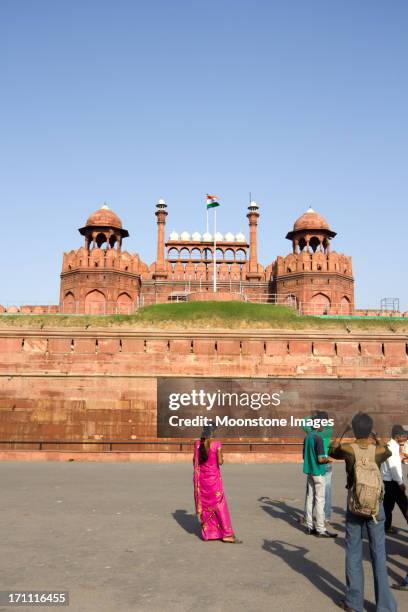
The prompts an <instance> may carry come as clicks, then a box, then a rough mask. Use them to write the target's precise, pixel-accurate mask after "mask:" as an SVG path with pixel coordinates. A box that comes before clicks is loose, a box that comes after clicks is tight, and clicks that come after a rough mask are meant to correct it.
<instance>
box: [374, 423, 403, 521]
mask: <svg viewBox="0 0 408 612" xmlns="http://www.w3.org/2000/svg"><path fill="white" fill-rule="evenodd" d="M406 439H407V432H406V431H405V429H404V428H403V427H402V426H401V425H394V426H393V428H392V431H391V440H390V441H389V442H388V444H387V446H388V448H389V449H390V451H391V453H392V455H391V457H390V458H389V459H387V461H385V462H384V463H383V464H382V466H381V472H382V475H383V479H384V486H385V494H384V512H385V531H386V532H391V531H392V530H393V529H392V512H393V510H394V506H395V504H397V506H398V507H399V509H400V510H401V512H402V514H403V516H404V518H405V520H406V521H407V522H408V499H407V496H406V493H405V484H404V476H403V474H402V461H401V455H400V444H403V443H404V442H405V441H406Z"/></svg>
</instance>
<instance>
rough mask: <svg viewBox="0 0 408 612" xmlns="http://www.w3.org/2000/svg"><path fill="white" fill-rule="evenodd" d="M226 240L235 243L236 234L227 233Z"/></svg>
mask: <svg viewBox="0 0 408 612" xmlns="http://www.w3.org/2000/svg"><path fill="white" fill-rule="evenodd" d="M225 240H226V241H227V242H234V240H235V236H234V234H231V232H227V233H226V234H225Z"/></svg>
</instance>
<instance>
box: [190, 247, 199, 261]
mask: <svg viewBox="0 0 408 612" xmlns="http://www.w3.org/2000/svg"><path fill="white" fill-rule="evenodd" d="M191 259H194V260H196V261H197V260H199V259H201V251H200V249H193V250H192V251H191Z"/></svg>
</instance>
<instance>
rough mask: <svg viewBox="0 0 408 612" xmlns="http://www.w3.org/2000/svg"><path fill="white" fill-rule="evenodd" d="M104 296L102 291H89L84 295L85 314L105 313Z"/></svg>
mask: <svg viewBox="0 0 408 612" xmlns="http://www.w3.org/2000/svg"><path fill="white" fill-rule="evenodd" d="M105 312H106V298H105V296H104V294H103V293H102V291H97V290H96V289H95V290H94V291H90V292H89V293H88V294H87V295H86V297H85V314H105Z"/></svg>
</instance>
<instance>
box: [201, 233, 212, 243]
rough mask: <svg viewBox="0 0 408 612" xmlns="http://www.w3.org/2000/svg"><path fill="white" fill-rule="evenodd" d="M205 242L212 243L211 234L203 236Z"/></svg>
mask: <svg viewBox="0 0 408 612" xmlns="http://www.w3.org/2000/svg"><path fill="white" fill-rule="evenodd" d="M203 241H204V242H211V241H212V236H211V234H210V233H209V232H205V233H204V234H203Z"/></svg>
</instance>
